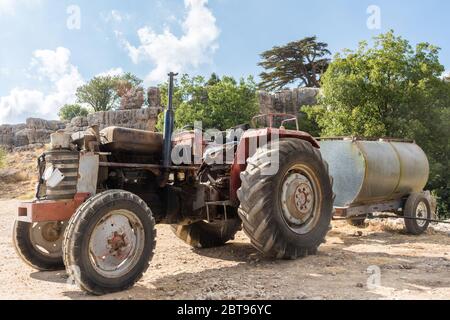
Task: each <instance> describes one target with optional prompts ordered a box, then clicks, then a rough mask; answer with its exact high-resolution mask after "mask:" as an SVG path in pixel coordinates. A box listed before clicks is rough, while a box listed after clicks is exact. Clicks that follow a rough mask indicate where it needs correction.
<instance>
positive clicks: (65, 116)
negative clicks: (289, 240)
mask: <svg viewBox="0 0 450 320" xmlns="http://www.w3.org/2000/svg"><path fill="white" fill-rule="evenodd" d="M88 114H89V111H88V109H86V108H83V107H82V106H80V105H79V104H66V105H65V106H64V107H62V108H61V109H60V110H59V113H58V115H59V118H60V119H61V120H67V121H70V120H72V119H73V118H75V117H86V116H87V115H88Z"/></svg>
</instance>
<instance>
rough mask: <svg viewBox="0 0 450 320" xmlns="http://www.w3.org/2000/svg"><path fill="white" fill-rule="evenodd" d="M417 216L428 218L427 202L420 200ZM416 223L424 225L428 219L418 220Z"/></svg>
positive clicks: (420, 225)
mask: <svg viewBox="0 0 450 320" xmlns="http://www.w3.org/2000/svg"><path fill="white" fill-rule="evenodd" d="M416 218H419V219H428V209H427V206H426V205H425V203H423V202H420V203H419V204H418V205H417V208H416ZM416 223H417V225H418V226H419V227H423V226H425V225H426V224H427V221H426V220H416Z"/></svg>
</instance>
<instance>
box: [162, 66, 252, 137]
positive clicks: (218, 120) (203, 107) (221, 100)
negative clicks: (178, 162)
mask: <svg viewBox="0 0 450 320" xmlns="http://www.w3.org/2000/svg"><path fill="white" fill-rule="evenodd" d="M161 95H162V99H161V100H162V103H163V105H167V85H166V84H164V85H162V86H161ZM174 107H175V126H176V127H177V128H183V127H184V126H186V125H193V124H194V122H195V121H202V123H203V128H204V129H211V128H214V129H219V130H226V129H229V128H231V127H234V126H236V125H238V124H243V123H247V122H249V121H250V120H251V118H252V116H254V115H255V114H257V113H258V104H257V99H256V84H255V82H254V81H253V78H251V77H249V78H247V79H241V80H240V81H236V80H235V79H234V78H232V77H222V78H220V77H218V76H217V75H215V74H213V75H212V76H211V78H210V79H209V80H206V79H205V78H203V77H200V76H199V77H193V78H190V77H189V76H188V75H183V76H182V78H181V80H180V81H179V82H178V83H177V85H176V87H175V90H174ZM157 128H158V130H162V128H163V116H162V114H161V115H160V119H159V121H158V125H157Z"/></svg>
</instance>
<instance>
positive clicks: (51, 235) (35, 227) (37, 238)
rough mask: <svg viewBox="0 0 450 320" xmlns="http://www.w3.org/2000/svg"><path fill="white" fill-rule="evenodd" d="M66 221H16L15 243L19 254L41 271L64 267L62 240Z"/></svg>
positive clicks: (27, 262) (14, 230)
mask: <svg viewBox="0 0 450 320" xmlns="http://www.w3.org/2000/svg"><path fill="white" fill-rule="evenodd" d="M66 225H67V223H65V222H56V221H55V222H39V223H27V222H23V221H16V222H15V223H14V229H13V244H14V248H15V249H16V252H17V254H18V255H19V257H21V258H22V260H23V261H24V262H25V263H26V264H28V265H29V266H31V267H33V268H34V269H37V270H39V271H54V270H62V269H64V262H63V258H62V256H63V253H62V242H63V240H62V239H63V234H64V229H65V228H66Z"/></svg>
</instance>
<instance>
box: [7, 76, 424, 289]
mask: <svg viewBox="0 0 450 320" xmlns="http://www.w3.org/2000/svg"><path fill="white" fill-rule="evenodd" d="M174 76H175V75H174V74H170V81H169V105H168V108H167V110H166V113H165V131H164V134H161V133H157V132H149V131H141V130H134V129H127V128H117V127H111V128H106V129H104V130H102V131H99V130H98V128H96V127H92V128H90V129H88V130H87V131H86V132H84V133H78V134H74V135H68V134H66V133H64V132H58V133H55V134H54V135H53V136H52V143H51V145H52V148H51V150H49V151H47V152H45V153H44V155H42V156H41V157H40V158H39V161H38V162H39V179H40V180H39V185H38V188H37V194H36V199H35V200H34V201H30V202H24V203H21V204H19V206H18V218H17V221H16V224H15V228H14V237H13V238H14V243H15V247H16V249H17V252H18V254H19V255H20V256H21V257H22V258H23V260H24V261H25V262H27V263H28V264H29V265H31V266H33V267H34V268H37V269H39V270H55V269H60V268H66V270H67V272H68V273H69V275H71V276H73V279H75V281H76V282H77V283H78V284H79V286H80V288H81V289H83V290H86V291H88V292H90V293H93V294H106V293H111V292H116V291H120V290H125V289H127V288H129V287H131V286H133V285H134V283H135V282H136V281H138V280H139V279H140V277H141V276H142V274H143V273H144V272H145V271H146V270H147V268H148V266H149V262H150V261H151V258H152V255H153V251H154V248H155V241H156V229H155V224H159V223H164V224H169V225H171V227H172V229H173V231H174V234H175V235H176V236H177V237H178V238H180V239H181V240H183V241H185V242H186V243H188V244H189V245H191V246H193V247H196V248H210V247H216V246H220V245H223V244H225V243H226V242H227V241H229V240H231V239H233V237H234V235H235V234H236V233H237V232H238V231H239V230H242V229H243V230H244V232H245V233H246V234H247V235H248V236H249V238H250V240H251V243H252V244H253V245H254V247H255V248H256V249H257V250H259V251H260V252H262V253H263V254H265V255H266V256H268V257H273V258H281V259H295V258H298V257H302V256H306V255H308V254H314V253H315V252H316V251H317V249H318V247H319V246H320V244H321V243H323V241H324V238H325V236H326V234H327V232H328V230H329V226H330V221H331V219H332V214H333V199H334V196H335V195H334V194H333V189H332V178H331V177H330V174H329V166H328V164H327V162H326V161H325V160H324V158H323V156H322V154H321V152H320V150H319V143H318V142H317V141H316V140H315V139H314V138H313V137H311V136H310V135H309V134H307V133H305V132H301V131H299V129H298V123H297V118H296V117H295V116H289V115H285V114H271V115H266V116H258V117H256V118H255V119H254V121H253V123H252V128H249V127H245V126H242V127H239V128H237V129H236V130H230V131H227V132H215V133H214V134H213V135H212V134H207V133H206V132H202V130H200V129H199V128H197V127H196V126H194V127H192V128H185V130H182V131H180V132H177V133H174V129H173V127H174V124H173V110H172V95H173V79H174ZM416 200H417V201H416ZM414 201H415V202H414V203H409V204H407V206H409V207H411V208H410V209H411V210H413V209H415V208H416V207H417V205H418V203H420V204H421V205H422V203H423V202H424V201H423V199H422V198H420V197H419V198H417V199H415V200H414ZM413 207H414V208H413ZM422 209H424V210H427V209H429V207H427V206H426V204H425V206H423V205H422Z"/></svg>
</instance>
